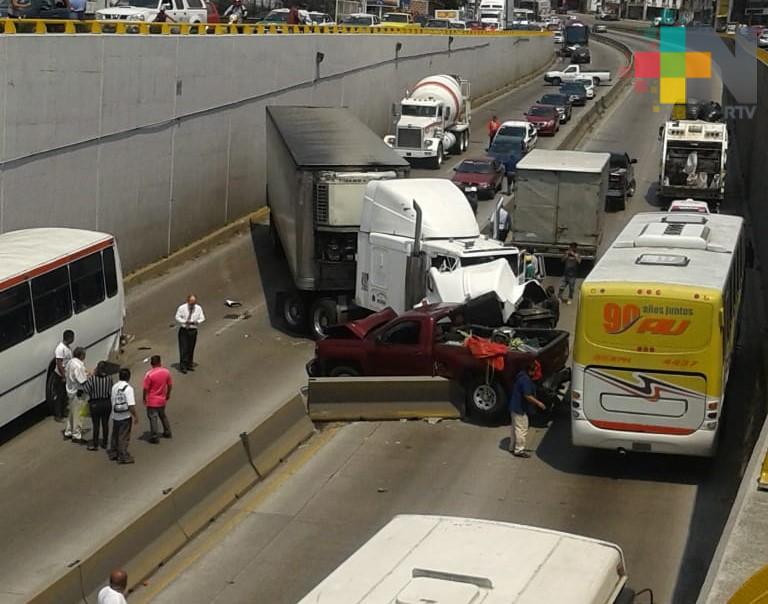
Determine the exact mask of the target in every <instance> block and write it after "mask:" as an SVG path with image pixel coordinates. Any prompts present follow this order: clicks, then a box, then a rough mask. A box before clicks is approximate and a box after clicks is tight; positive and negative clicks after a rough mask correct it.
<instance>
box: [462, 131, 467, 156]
mask: <svg viewBox="0 0 768 604" xmlns="http://www.w3.org/2000/svg"><path fill="white" fill-rule="evenodd" d="M467 149H469V130H465V131H464V132H463V134H462V137H461V152H462V153H464V152H465V151H466V150H467Z"/></svg>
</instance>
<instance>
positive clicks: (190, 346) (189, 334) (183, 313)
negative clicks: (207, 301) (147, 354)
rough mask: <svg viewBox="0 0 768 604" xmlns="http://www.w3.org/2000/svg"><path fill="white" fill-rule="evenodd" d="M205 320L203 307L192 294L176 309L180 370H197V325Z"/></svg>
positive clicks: (184, 371)
mask: <svg viewBox="0 0 768 604" xmlns="http://www.w3.org/2000/svg"><path fill="white" fill-rule="evenodd" d="M203 321H205V314H203V308H202V306H200V305H199V304H198V303H197V297H196V296H195V295H194V294H190V295H189V296H187V301H186V302H185V303H184V304H182V305H181V306H179V308H178V309H177V310H176V323H178V324H179V371H181V372H182V373H186V372H187V371H194V370H195V361H194V359H195V345H196V344H197V326H198V325H200V323H202V322H203Z"/></svg>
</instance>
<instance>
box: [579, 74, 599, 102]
mask: <svg viewBox="0 0 768 604" xmlns="http://www.w3.org/2000/svg"><path fill="white" fill-rule="evenodd" d="M574 82H575V83H576V84H581V85H582V86H584V90H586V91H587V100H589V99H593V98H595V81H594V80H593V79H592V78H590V77H587V76H585V77H583V78H576V80H574Z"/></svg>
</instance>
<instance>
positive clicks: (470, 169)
mask: <svg viewBox="0 0 768 604" xmlns="http://www.w3.org/2000/svg"><path fill="white" fill-rule="evenodd" d="M505 174H506V171H505V170H504V166H503V165H502V163H501V162H499V161H496V160H495V159H490V158H487V157H483V158H480V159H465V160H464V161H462V162H461V163H460V164H459V165H457V166H456V167H454V168H453V176H452V177H451V181H452V182H453V184H455V185H456V186H457V187H459V189H461V190H462V191H464V189H465V188H466V187H477V196H478V197H486V198H491V197H493V196H494V195H495V194H496V192H497V191H498V190H500V189H501V187H502V184H503V181H504V176H505Z"/></svg>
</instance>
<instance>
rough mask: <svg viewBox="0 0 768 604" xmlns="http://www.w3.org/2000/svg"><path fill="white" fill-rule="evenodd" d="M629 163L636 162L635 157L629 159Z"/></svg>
mask: <svg viewBox="0 0 768 604" xmlns="http://www.w3.org/2000/svg"><path fill="white" fill-rule="evenodd" d="M629 163H631V164H636V163H637V158H636V157H633V158H632V159H631V160H629Z"/></svg>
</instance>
